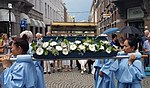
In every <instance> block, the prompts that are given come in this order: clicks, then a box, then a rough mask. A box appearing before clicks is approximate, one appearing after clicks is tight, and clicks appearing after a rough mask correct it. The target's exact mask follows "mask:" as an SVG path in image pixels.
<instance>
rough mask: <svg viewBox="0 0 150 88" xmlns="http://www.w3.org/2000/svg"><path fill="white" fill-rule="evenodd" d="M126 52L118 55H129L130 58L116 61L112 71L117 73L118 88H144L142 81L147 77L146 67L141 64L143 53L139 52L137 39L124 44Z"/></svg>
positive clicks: (126, 41)
mask: <svg viewBox="0 0 150 88" xmlns="http://www.w3.org/2000/svg"><path fill="white" fill-rule="evenodd" d="M123 49H124V51H121V52H118V55H122V56H124V55H127V56H129V58H121V59H120V60H116V61H115V62H114V63H113V64H112V66H111V68H110V70H112V71H113V72H115V75H116V79H117V80H118V88H142V85H141V80H143V79H144V77H145V72H144V67H143V65H142V62H141V60H140V59H141V57H142V55H141V53H139V52H138V51H136V50H137V42H136V39H134V38H132V39H127V40H125V42H124V48H123Z"/></svg>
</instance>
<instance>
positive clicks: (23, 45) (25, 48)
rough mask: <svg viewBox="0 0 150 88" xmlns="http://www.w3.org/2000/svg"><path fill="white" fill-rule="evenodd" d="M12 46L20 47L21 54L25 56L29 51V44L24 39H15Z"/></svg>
mask: <svg viewBox="0 0 150 88" xmlns="http://www.w3.org/2000/svg"><path fill="white" fill-rule="evenodd" d="M14 45H16V46H17V47H19V46H20V47H21V48H22V50H23V52H22V54H26V53H27V51H28V50H29V43H28V41H27V40H26V39H23V38H15V39H14Z"/></svg>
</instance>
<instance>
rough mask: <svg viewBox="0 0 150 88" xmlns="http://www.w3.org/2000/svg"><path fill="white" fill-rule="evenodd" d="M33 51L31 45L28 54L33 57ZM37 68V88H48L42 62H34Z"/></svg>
mask: <svg viewBox="0 0 150 88" xmlns="http://www.w3.org/2000/svg"><path fill="white" fill-rule="evenodd" d="M31 51H32V47H31V43H30V44H29V50H28V52H27V53H28V54H30V55H33V53H32V52H31ZM33 63H34V65H35V67H36V71H37V76H38V77H37V82H38V83H37V87H36V88H46V85H45V79H44V74H43V68H42V66H41V64H40V63H41V62H40V61H33Z"/></svg>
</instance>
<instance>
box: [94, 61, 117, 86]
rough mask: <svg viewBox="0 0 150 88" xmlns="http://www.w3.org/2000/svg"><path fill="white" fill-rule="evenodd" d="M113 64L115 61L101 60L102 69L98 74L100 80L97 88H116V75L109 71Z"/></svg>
mask: <svg viewBox="0 0 150 88" xmlns="http://www.w3.org/2000/svg"><path fill="white" fill-rule="evenodd" d="M113 62H114V60H113V59H105V60H104V59H101V68H100V70H99V71H98V72H97V74H98V76H97V77H98V78H97V79H98V80H97V84H96V85H95V88H115V81H114V75H113V74H112V73H111V72H110V70H109V68H110V66H111V64H112V63H113Z"/></svg>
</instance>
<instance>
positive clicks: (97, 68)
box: [93, 59, 102, 88]
mask: <svg viewBox="0 0 150 88" xmlns="http://www.w3.org/2000/svg"><path fill="white" fill-rule="evenodd" d="M93 67H94V68H93V69H95V71H94V88H97V83H98V76H99V71H100V69H101V67H102V64H101V59H96V60H95V62H94V64H93Z"/></svg>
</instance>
